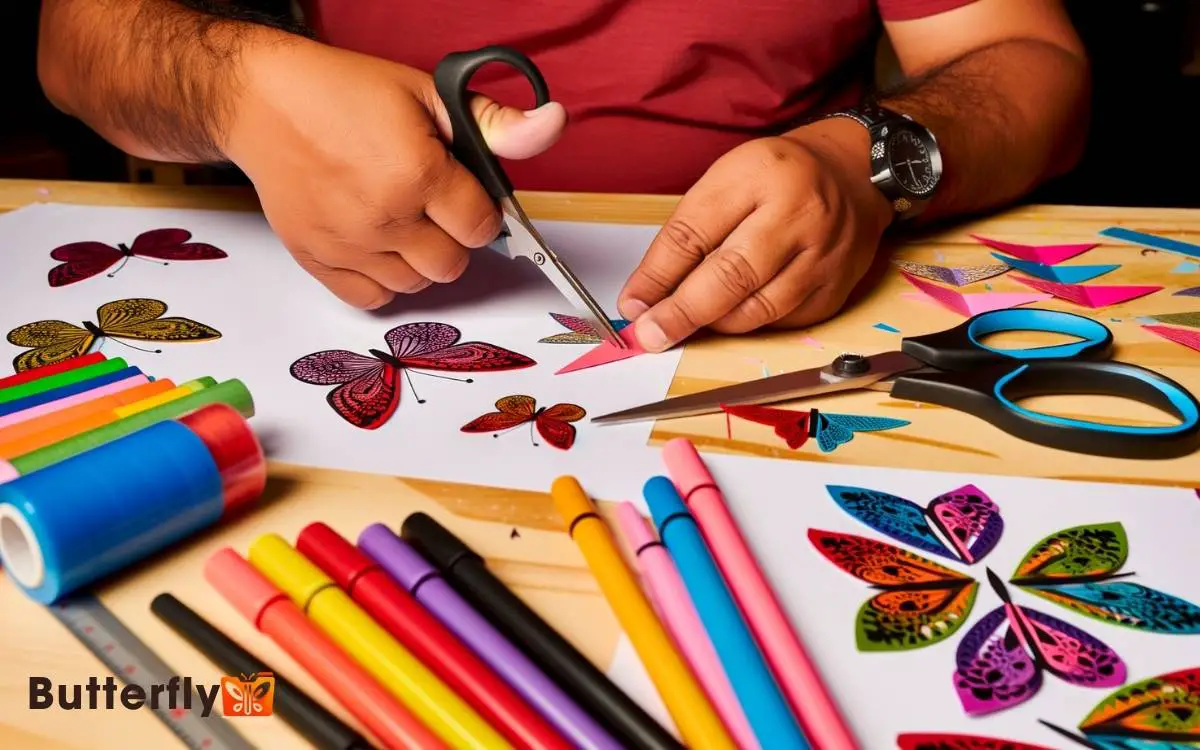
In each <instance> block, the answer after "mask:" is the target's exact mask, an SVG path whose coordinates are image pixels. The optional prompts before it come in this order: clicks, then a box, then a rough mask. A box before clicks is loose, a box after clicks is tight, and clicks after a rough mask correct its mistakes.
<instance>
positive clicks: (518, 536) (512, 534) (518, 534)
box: [508, 527, 521, 539]
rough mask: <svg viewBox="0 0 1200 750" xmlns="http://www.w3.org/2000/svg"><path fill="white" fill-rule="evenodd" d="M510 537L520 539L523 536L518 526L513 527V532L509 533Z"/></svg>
mask: <svg viewBox="0 0 1200 750" xmlns="http://www.w3.org/2000/svg"><path fill="white" fill-rule="evenodd" d="M508 538H509V539H520V538H521V532H519V531H517V529H516V527H513V530H512V533H510V534H509V535H508Z"/></svg>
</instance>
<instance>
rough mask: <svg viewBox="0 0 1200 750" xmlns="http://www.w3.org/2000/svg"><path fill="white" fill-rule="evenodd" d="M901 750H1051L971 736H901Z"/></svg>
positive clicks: (897, 743)
mask: <svg viewBox="0 0 1200 750" xmlns="http://www.w3.org/2000/svg"><path fill="white" fill-rule="evenodd" d="M896 746H897V747H898V748H899V749H900V750H1051V748H1048V747H1045V746H1044V745H1031V744H1029V743H1028V742H1016V741H1014V740H1001V739H996V738H995V737H980V736H977V735H971V734H933V733H930V734H919V733H910V734H901V735H897V736H896Z"/></svg>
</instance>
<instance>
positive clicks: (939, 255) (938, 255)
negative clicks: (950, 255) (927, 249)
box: [933, 250, 946, 263]
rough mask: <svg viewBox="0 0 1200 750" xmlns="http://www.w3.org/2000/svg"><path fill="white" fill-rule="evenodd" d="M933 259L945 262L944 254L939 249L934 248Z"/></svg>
mask: <svg viewBox="0 0 1200 750" xmlns="http://www.w3.org/2000/svg"><path fill="white" fill-rule="evenodd" d="M933 260H934V262H936V263H945V262H946V254H945V253H943V252H942V251H941V250H934V251H933Z"/></svg>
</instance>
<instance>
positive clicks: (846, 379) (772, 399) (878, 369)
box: [592, 352, 925, 424]
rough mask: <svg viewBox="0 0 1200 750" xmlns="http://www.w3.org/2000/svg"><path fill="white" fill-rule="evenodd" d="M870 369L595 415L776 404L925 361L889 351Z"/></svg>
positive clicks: (854, 386)
mask: <svg viewBox="0 0 1200 750" xmlns="http://www.w3.org/2000/svg"><path fill="white" fill-rule="evenodd" d="M865 359H866V361H867V363H868V366H869V369H867V370H866V371H865V372H862V373H859V374H855V375H839V374H837V372H835V371H834V369H833V365H832V363H831V364H828V365H825V366H823V367H814V368H812V369H809V370H798V371H796V372H785V373H783V374H781V375H772V376H771V377H767V378H760V379H758V380H751V381H749V382H746V383H737V384H735V385H727V386H723V387H721V388H714V389H712V390H708V391H701V392H700V393H692V394H689V395H687V396H678V397H676V398H669V399H666V400H665V401H659V402H657V403H653V404H645V405H643V406H635V407H634V408H632V409H626V410H624V411H618V412H613V413H612V414H604V415H602V416H599V417H594V418H592V421H593V422H597V423H600V424H615V423H619V422H640V421H643V420H647V419H674V418H678V417H693V416H697V415H699V414H712V413H714V412H718V411H720V410H721V406H722V405H726V406H734V405H745V404H774V403H779V402H780V401H791V400H793V399H798V398H808V397H810V396H819V395H821V394H824V393H838V392H841V391H850V390H858V389H863V388H870V387H871V386H872V385H874V384H875V383H878V382H879V381H881V380H884V379H886V378H889V377H891V376H893V375H896V374H898V373H901V372H907V371H909V370H916V369H919V368H921V367H924V366H925V363H923V362H920V361H919V360H917V359H915V358H913V357H910V356H909V355H907V354H905V353H903V352H886V353H884V354H875V355H872V356H870V357H866V358H865Z"/></svg>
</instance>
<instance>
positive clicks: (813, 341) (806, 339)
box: [800, 336, 825, 349]
mask: <svg viewBox="0 0 1200 750" xmlns="http://www.w3.org/2000/svg"><path fill="white" fill-rule="evenodd" d="M800 343H801V344H808V345H809V346H811V347H814V348H817V349H824V348H825V347H824V346H823V345H822V344H821V342H820V341H817V340H816V339H814V338H813V337H812V336H805V337H804V338H802V339H800Z"/></svg>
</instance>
